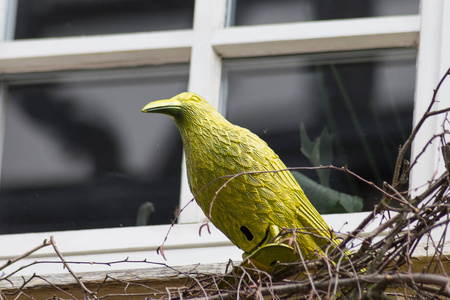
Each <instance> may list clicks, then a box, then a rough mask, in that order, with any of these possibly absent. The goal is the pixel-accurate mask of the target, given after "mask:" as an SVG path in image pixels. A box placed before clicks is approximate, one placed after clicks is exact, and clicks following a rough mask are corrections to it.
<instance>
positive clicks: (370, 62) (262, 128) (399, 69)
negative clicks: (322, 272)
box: [224, 50, 415, 213]
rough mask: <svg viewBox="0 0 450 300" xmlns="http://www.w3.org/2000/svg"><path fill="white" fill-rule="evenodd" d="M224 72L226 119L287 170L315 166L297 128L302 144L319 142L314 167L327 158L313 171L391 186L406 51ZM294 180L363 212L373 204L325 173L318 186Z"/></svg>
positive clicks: (407, 89) (364, 191)
mask: <svg viewBox="0 0 450 300" xmlns="http://www.w3.org/2000/svg"><path fill="white" fill-rule="evenodd" d="M224 70H225V71H224V72H225V77H226V84H227V85H226V87H227V92H226V93H227V96H226V101H227V102H226V114H227V118H228V119H229V120H230V121H231V122H232V123H234V124H237V125H240V126H243V127H246V128H249V129H250V130H251V131H253V132H254V133H256V134H258V135H259V136H260V137H261V138H262V139H264V140H265V141H266V142H267V143H268V144H269V146H271V147H272V148H273V149H274V151H275V152H276V153H277V154H278V155H279V156H280V157H281V159H282V160H283V161H284V162H285V164H286V165H287V166H288V167H299V166H300V167H301V166H314V165H318V164H314V163H313V160H312V159H311V154H309V155H308V154H305V153H304V152H302V151H301V150H300V149H301V146H302V143H301V127H302V126H303V127H304V132H303V135H304V136H305V134H306V135H307V136H308V137H309V139H310V140H312V141H313V142H314V140H316V142H317V139H319V140H320V141H319V146H320V143H321V144H322V145H321V146H320V147H321V148H320V149H321V150H320V151H322V152H321V156H322V159H323V157H329V158H330V161H327V160H322V161H320V164H322V165H327V164H329V163H332V164H333V165H335V166H344V165H347V166H348V167H349V169H350V170H352V171H354V172H356V173H357V174H359V175H360V176H362V177H363V178H366V179H368V180H371V181H373V182H375V183H376V184H378V185H381V184H382V182H383V180H384V181H390V180H391V176H392V175H391V174H392V170H393V166H394V162H395V158H396V155H397V151H398V146H399V145H400V144H402V143H403V142H404V141H405V139H406V138H407V136H408V134H409V132H410V130H411V126H412V111H413V96H414V81H415V51H414V50H396V51H378V52H357V53H342V54H336V55H334V54H326V55H304V56H295V57H280V58H267V59H253V60H228V61H227V62H226V64H225V68H224ZM302 124H303V125H302ZM324 130H325V133H323V132H324ZM328 142H330V143H331V146H330V147H329V148H327V147H326V144H327V143H328ZM305 144H306V143H305ZM324 152H325V153H324ZM301 172H302V173H304V174H305V175H307V176H309V177H311V178H313V179H314V180H315V181H317V182H319V181H320V182H321V184H323V185H325V186H327V185H329V187H330V188H332V189H334V190H337V191H340V192H344V193H348V194H351V195H358V196H359V197H362V199H364V207H363V209H364V210H371V209H372V208H373V205H374V204H375V203H376V202H377V200H378V197H379V195H378V194H377V193H376V192H375V191H374V190H373V189H372V188H370V187H368V186H367V185H365V184H364V183H362V182H360V181H358V180H356V179H355V178H354V177H351V176H348V175H346V174H343V173H340V172H335V171H333V172H331V174H328V175H325V177H326V179H325V180H322V179H323V178H319V177H318V176H321V175H318V172H316V171H303V170H302V171H301ZM322 181H325V182H322ZM338 211H339V210H333V209H329V210H326V209H325V210H322V212H328V213H331V212H338Z"/></svg>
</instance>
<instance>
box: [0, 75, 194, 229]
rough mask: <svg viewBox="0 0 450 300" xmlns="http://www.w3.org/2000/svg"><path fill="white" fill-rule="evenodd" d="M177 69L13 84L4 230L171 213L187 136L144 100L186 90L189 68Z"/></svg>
mask: <svg viewBox="0 0 450 300" xmlns="http://www.w3.org/2000/svg"><path fill="white" fill-rule="evenodd" d="M179 69H180V71H178V75H177V74H173V73H169V74H164V73H162V74H159V75H158V74H153V75H152V73H151V71H149V73H148V75H145V74H142V75H139V76H135V75H134V76H128V77H127V73H126V72H123V73H122V74H121V75H117V76H116V77H115V78H114V76H113V77H111V76H109V77H110V78H109V79H101V77H98V76H93V77H92V78H90V77H89V73H86V74H87V76H88V77H86V78H84V79H80V80H69V81H64V80H63V81H55V82H52V83H42V84H20V85H19V84H18V85H11V86H10V87H9V90H8V99H7V103H6V123H5V140H4V150H3V159H2V174H1V176H2V177H1V188H2V189H1V193H0V233H17V232H35V231H54V230H69V229H70V230H72V229H85V228H105V227H118V226H134V225H147V224H167V223H169V222H171V221H172V219H173V217H174V214H175V211H176V210H177V206H178V201H179V191H180V190H179V186H180V174H181V151H182V148H181V141H180V139H179V136H178V132H177V130H176V127H175V126H174V124H173V122H171V120H170V119H167V118H164V116H158V115H155V116H153V115H152V116H150V117H149V115H145V114H142V113H141V109H142V107H143V106H144V105H145V104H147V103H148V102H149V101H151V100H156V99H160V98H163V97H167V95H174V94H177V93H179V92H182V91H185V90H186V88H187V67H180V68H179ZM105 73H106V75H111V74H108V73H107V72H105ZM118 74H119V73H118ZM104 75H105V74H104ZM82 77H83V76H82ZM106 77H108V76H106ZM148 202H151V204H149V203H148ZM139 209H140V210H141V217H140V219H139V218H138V211H139ZM149 213H150V216H149V218H147V217H146V214H149Z"/></svg>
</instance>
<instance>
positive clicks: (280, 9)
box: [229, 0, 420, 26]
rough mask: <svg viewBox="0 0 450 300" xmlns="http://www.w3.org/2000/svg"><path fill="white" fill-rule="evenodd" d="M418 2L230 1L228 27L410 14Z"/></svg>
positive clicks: (334, 0)
mask: <svg viewBox="0 0 450 300" xmlns="http://www.w3.org/2000/svg"><path fill="white" fill-rule="evenodd" d="M419 4H420V0H365V1H361V0H345V1H342V0H276V1H274V0H245V1H243V0H234V1H233V3H232V4H231V6H232V7H233V9H232V11H233V14H231V15H230V17H229V23H230V24H229V25H230V26H242V25H258V24H274V23H289V22H302V21H312V20H332V19H349V18H364V17H376V16H394V15H410V14H418V13H419Z"/></svg>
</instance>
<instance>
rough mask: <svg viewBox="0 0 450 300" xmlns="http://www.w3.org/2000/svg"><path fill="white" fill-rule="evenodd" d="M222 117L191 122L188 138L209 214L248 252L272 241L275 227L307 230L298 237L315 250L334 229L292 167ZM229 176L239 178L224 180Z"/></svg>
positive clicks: (191, 165) (190, 164) (194, 176)
mask: <svg viewBox="0 0 450 300" xmlns="http://www.w3.org/2000/svg"><path fill="white" fill-rule="evenodd" d="M220 121H221V122H215V121H214V120H205V119H203V120H202V125H201V126H199V124H193V125H194V126H193V127H192V128H188V127H189V126H188V127H187V128H185V130H187V132H186V133H185V138H184V139H183V142H184V147H185V152H186V164H187V171H188V178H189V184H190V187H191V190H192V192H193V194H194V195H196V200H197V202H198V204H199V205H200V207H201V208H202V210H203V211H204V213H205V214H206V215H207V216H209V217H210V218H211V221H212V222H213V224H214V225H215V226H216V227H218V228H219V229H220V230H221V231H222V232H224V233H225V235H227V236H228V238H229V239H230V240H231V241H232V242H233V243H234V244H236V245H237V246H238V247H240V248H241V249H243V250H244V251H246V252H250V251H252V250H254V249H255V248H256V247H257V246H260V245H261V244H262V243H266V242H268V238H270V229H271V226H273V225H275V226H277V227H278V228H280V229H282V228H296V229H298V230H299V231H305V232H306V234H301V233H300V232H299V233H298V235H297V236H298V237H297V241H298V242H299V245H300V247H301V248H302V252H304V254H311V253H314V250H318V249H317V248H319V247H321V246H322V245H324V244H325V243H326V242H327V241H328V239H329V238H330V231H329V228H328V226H327V224H326V223H325V221H324V220H323V219H322V217H321V216H320V214H319V213H318V212H317V211H316V209H315V208H314V207H313V206H312V205H311V203H310V202H309V200H308V199H307V198H306V196H305V194H304V193H303V190H302V189H301V188H300V186H299V184H298V183H297V181H296V180H295V179H294V177H293V176H292V174H291V173H290V171H287V170H286V166H285V165H284V163H283V162H282V161H281V160H280V158H279V157H278V156H277V155H276V154H275V153H274V151H273V150H272V149H271V148H270V147H269V146H268V145H267V144H266V143H265V142H264V141H263V140H262V139H260V138H259V137H258V136H257V135H255V134H253V133H251V132H250V131H249V130H247V129H245V128H242V127H239V126H236V125H233V124H231V123H229V122H228V121H226V120H224V119H223V120H220ZM182 135H183V134H182ZM280 170H285V171H280ZM278 171H280V172H278ZM242 173H243V174H242ZM227 175H236V177H235V178H231V177H224V178H220V177H221V176H227ZM218 178H219V179H218ZM225 183H226V185H224V184H225ZM317 236H323V237H324V238H320V237H317Z"/></svg>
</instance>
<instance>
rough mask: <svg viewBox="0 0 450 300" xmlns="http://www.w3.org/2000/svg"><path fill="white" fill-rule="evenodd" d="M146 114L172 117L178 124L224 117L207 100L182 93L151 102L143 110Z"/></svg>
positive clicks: (195, 95)
mask: <svg viewBox="0 0 450 300" xmlns="http://www.w3.org/2000/svg"><path fill="white" fill-rule="evenodd" d="M142 112H144V113H160V114H166V115H169V116H171V117H172V118H174V119H175V121H176V122H183V121H188V120H191V121H195V120H198V119H204V118H208V117H213V118H219V119H223V117H222V116H221V115H220V114H219V113H218V112H217V110H216V109H215V108H214V107H212V105H211V104H209V103H208V102H207V101H206V100H205V99H203V98H202V97H201V96H199V95H197V94H194V93H181V94H178V95H176V96H175V97H173V98H170V99H166V100H157V101H153V102H150V103H149V104H147V105H146V106H144V108H143V109H142Z"/></svg>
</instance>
